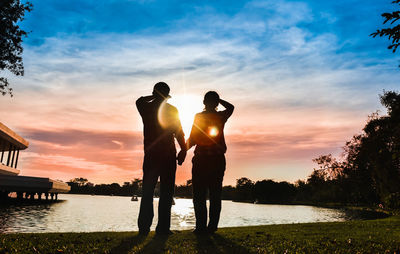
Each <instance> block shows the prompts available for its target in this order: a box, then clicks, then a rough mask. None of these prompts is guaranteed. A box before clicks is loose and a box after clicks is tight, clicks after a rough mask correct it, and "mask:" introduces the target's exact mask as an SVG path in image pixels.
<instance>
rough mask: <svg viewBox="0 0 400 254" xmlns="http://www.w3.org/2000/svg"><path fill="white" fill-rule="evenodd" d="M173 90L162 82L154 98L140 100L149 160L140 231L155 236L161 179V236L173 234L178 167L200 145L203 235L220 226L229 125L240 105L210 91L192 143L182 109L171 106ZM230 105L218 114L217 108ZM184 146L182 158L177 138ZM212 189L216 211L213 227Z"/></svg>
mask: <svg viewBox="0 0 400 254" xmlns="http://www.w3.org/2000/svg"><path fill="white" fill-rule="evenodd" d="M169 92H170V88H169V86H168V85H167V84H166V83H164V82H158V83H157V84H155V86H154V88H153V94H152V95H150V96H144V97H140V98H139V99H138V100H137V101H136V106H137V109H138V111H139V113H140V115H141V117H142V120H143V125H144V128H143V134H144V161H143V185H142V199H141V203H140V211H139V218H138V226H139V233H140V234H142V235H147V234H148V233H149V232H150V226H151V224H152V220H153V216H154V212H153V195H154V189H155V186H156V184H157V181H158V178H160V199H159V204H158V223H157V227H156V233H157V234H165V235H169V234H172V232H171V231H170V223H171V206H172V199H173V194H174V188H175V172H176V163H177V161H178V164H179V165H182V163H183V161H184V160H185V157H186V151H187V150H188V149H190V148H191V147H192V146H195V150H194V157H193V159H192V163H193V168H192V184H193V204H194V211H195V216H196V228H195V230H194V231H193V232H194V233H197V234H203V233H214V232H215V231H216V230H217V227H218V221H219V216H220V212H221V192H222V180H223V177H224V172H225V166H226V162H225V152H226V144H225V138H224V125H225V122H226V121H227V120H228V118H229V117H230V116H231V115H232V113H233V109H234V106H233V105H232V104H230V103H229V102H227V101H224V100H222V99H220V98H219V95H218V94H217V93H216V92H214V91H210V92H207V93H206V94H205V96H204V100H203V103H204V106H205V108H204V111H202V112H200V113H198V114H196V116H195V119H194V123H193V126H192V130H191V133H190V136H189V139H188V140H187V142H186V143H185V135H184V133H183V131H182V126H181V123H180V120H179V114H178V110H177V109H176V108H175V107H174V106H172V105H170V104H168V103H167V100H168V99H169V98H170V96H169ZM219 104H221V105H222V106H224V107H225V110H223V111H217V110H216V109H217V106H218V105H219ZM174 139H176V140H177V141H178V144H179V146H180V148H181V150H180V152H179V153H178V156H176V148H175V140H174ZM207 191H208V192H209V199H210V211H209V222H208V225H207V206H206V199H207Z"/></svg>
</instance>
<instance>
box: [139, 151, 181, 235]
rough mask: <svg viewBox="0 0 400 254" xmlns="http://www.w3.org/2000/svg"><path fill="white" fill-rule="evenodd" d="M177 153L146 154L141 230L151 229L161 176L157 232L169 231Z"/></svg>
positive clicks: (140, 212)
mask: <svg viewBox="0 0 400 254" xmlns="http://www.w3.org/2000/svg"><path fill="white" fill-rule="evenodd" d="M175 172H176V155H175V154H169V155H152V154H145V156H144V162H143V185H142V200H141V202H140V211H139V218H138V226H139V230H140V231H148V230H150V226H151V223H152V221H153V217H154V211H153V195H154V188H155V187H156V184H157V181H158V177H160V200H159V203H158V223H157V228H156V231H157V232H161V231H167V230H169V228H170V225H171V206H172V198H173V195H174V188H175Z"/></svg>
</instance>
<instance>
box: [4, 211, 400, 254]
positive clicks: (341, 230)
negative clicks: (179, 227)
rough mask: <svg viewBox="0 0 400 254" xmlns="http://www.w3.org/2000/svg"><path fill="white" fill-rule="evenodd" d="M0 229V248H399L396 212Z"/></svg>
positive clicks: (200, 250)
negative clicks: (340, 218)
mask: <svg viewBox="0 0 400 254" xmlns="http://www.w3.org/2000/svg"><path fill="white" fill-rule="evenodd" d="M174 232H175V234H173V235H171V236H165V237H163V236H158V235H155V234H154V231H152V232H151V233H150V234H149V235H148V236H147V237H141V236H139V235H138V233H137V232H129V231H128V232H92V233H67V232H60V233H10V234H0V242H1V243H2V245H1V246H0V253H7V252H8V253H138V252H140V253H168V252H170V253H206V252H207V253H269V252H277V253H284V252H286V253H295V252H297V253H315V252H319V253H322V252H340V253H342V252H346V253H347V252H350V253H356V252H369V253H377V252H389V253H395V252H396V251H397V252H398V251H400V216H390V217H387V218H385V219H376V220H355V221H346V222H316V223H299V224H275V225H265V226H247V227H231V228H220V229H219V230H218V231H217V233H216V234H213V235H200V236H198V235H195V234H193V233H192V232H191V231H188V230H185V231H174Z"/></svg>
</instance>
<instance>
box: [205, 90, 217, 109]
mask: <svg viewBox="0 0 400 254" xmlns="http://www.w3.org/2000/svg"><path fill="white" fill-rule="evenodd" d="M203 103H204V105H205V106H206V108H216V107H217V106H218V104H219V95H218V94H217V92H214V91H209V92H207V93H206V94H205V95H204V100H203Z"/></svg>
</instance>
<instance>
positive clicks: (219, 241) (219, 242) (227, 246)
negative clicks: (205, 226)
mask: <svg viewBox="0 0 400 254" xmlns="http://www.w3.org/2000/svg"><path fill="white" fill-rule="evenodd" d="M196 239H197V244H196V247H197V250H198V252H199V253H217V254H221V253H250V252H249V250H247V249H246V248H244V247H242V246H241V245H239V244H237V243H235V242H233V241H231V240H229V239H226V238H224V237H222V236H221V235H219V234H212V235H196Z"/></svg>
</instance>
